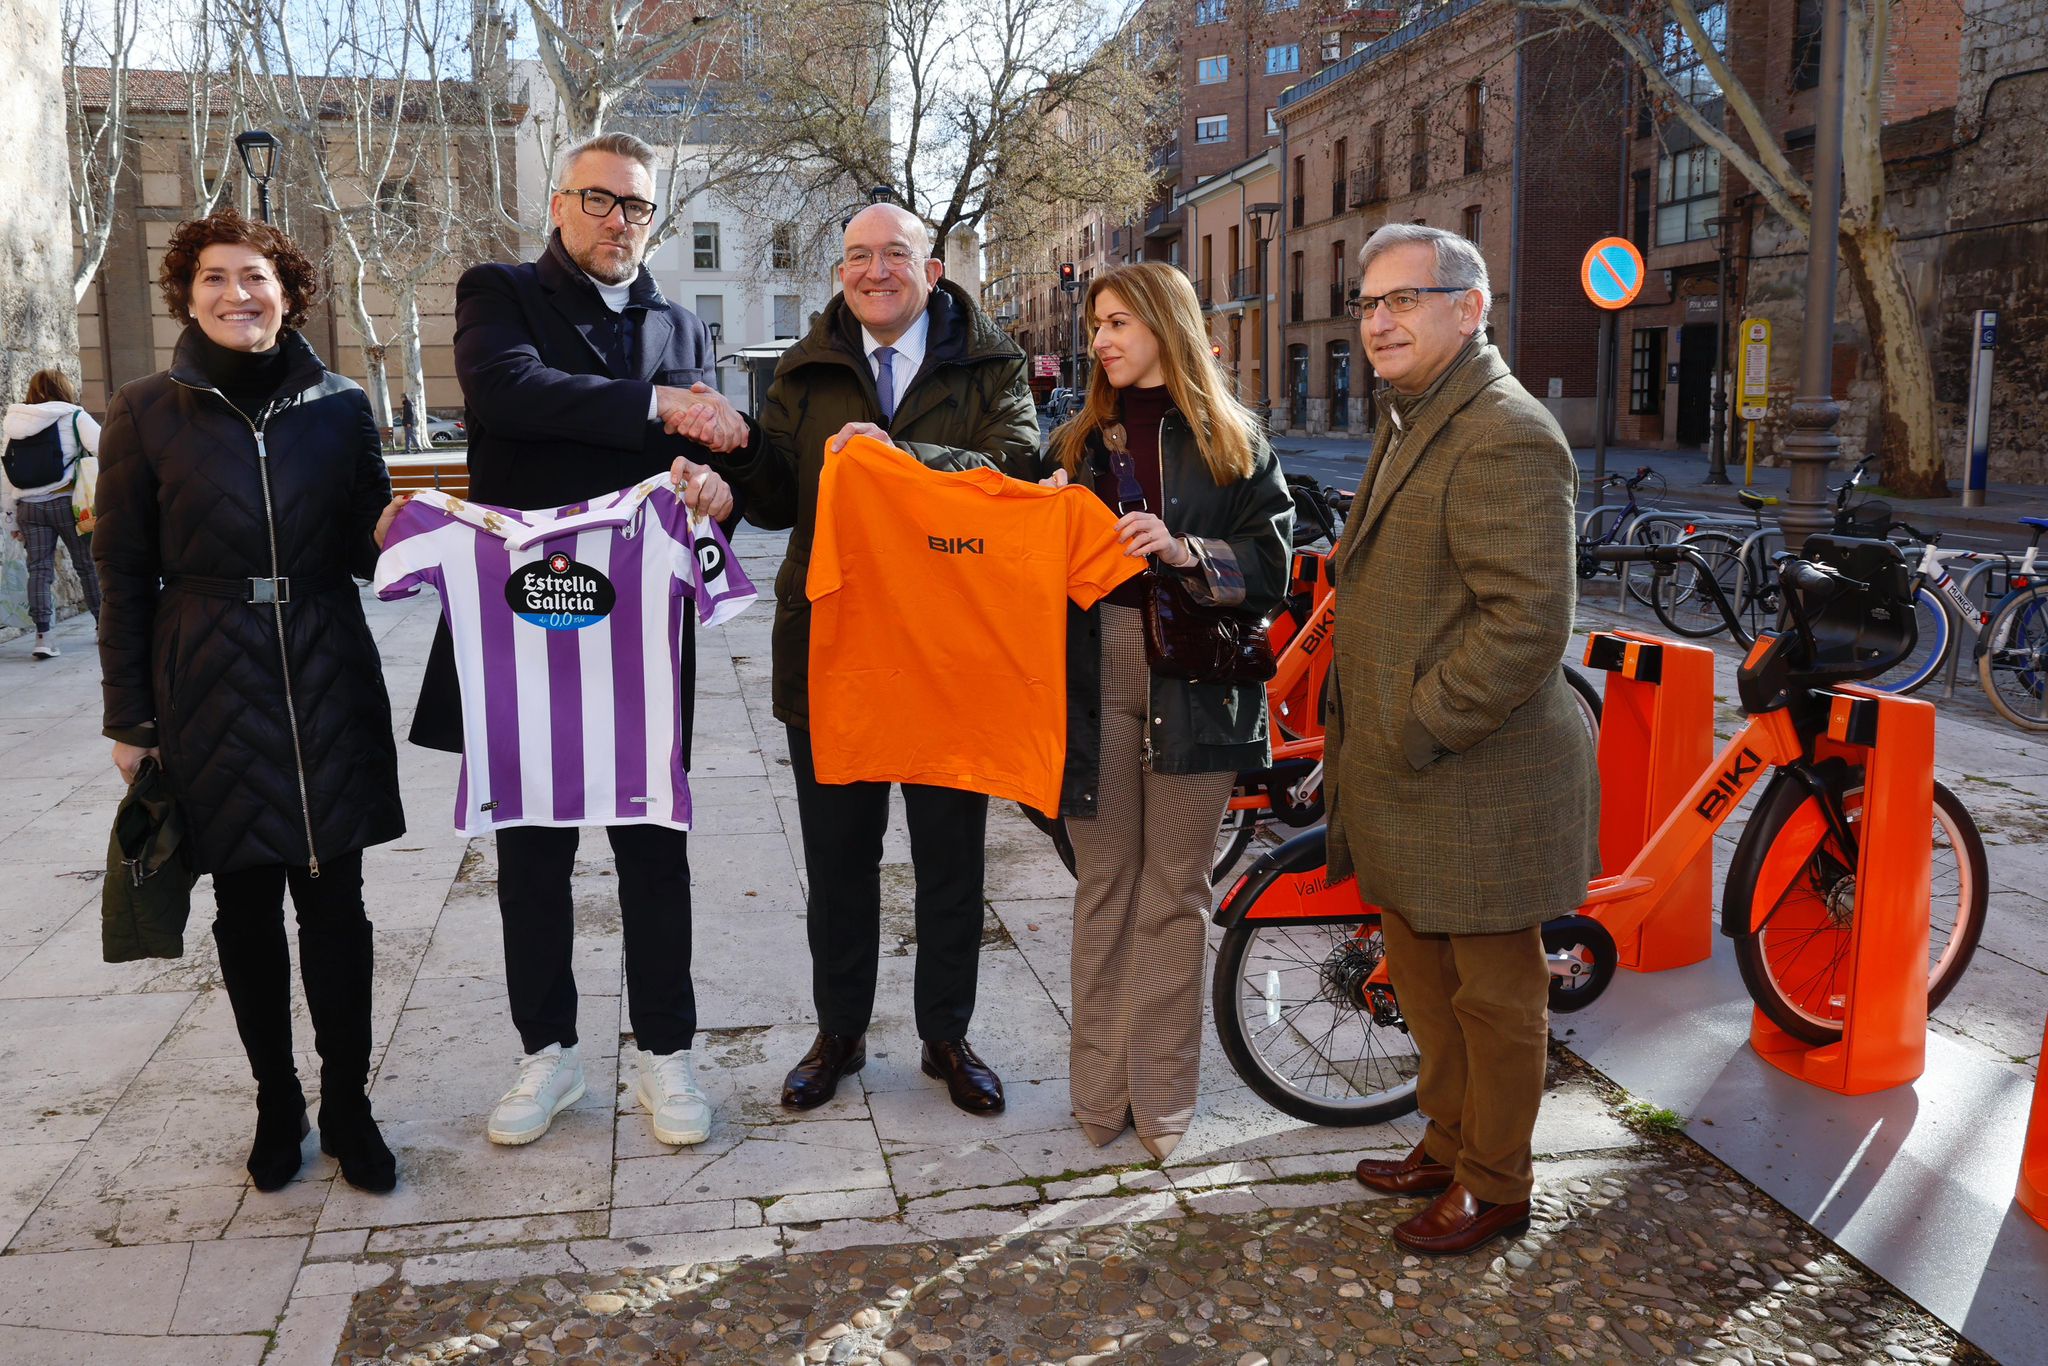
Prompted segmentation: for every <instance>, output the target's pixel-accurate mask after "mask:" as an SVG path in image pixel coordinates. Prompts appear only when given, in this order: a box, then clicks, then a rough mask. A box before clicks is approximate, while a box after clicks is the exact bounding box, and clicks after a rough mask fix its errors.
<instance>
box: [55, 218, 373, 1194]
mask: <svg viewBox="0 0 2048 1366" xmlns="http://www.w3.org/2000/svg"><path fill="white" fill-rule="evenodd" d="M158 284H159V286H160V287H161V289H162V292H163V297H164V302H165V304H166V305H168V307H169V309H170V313H171V316H172V317H174V318H176V319H177V320H178V321H179V322H180V323H182V324H184V331H183V333H182V334H180V336H179V338H178V342H177V346H176V348H175V349H174V350H173V352H172V355H171V366H170V369H168V370H165V371H162V372H159V373H157V374H154V375H150V376H148V377H146V378H144V379H139V380H135V381H134V382H132V383H129V384H125V385H123V386H122V387H121V390H120V392H119V393H117V394H115V395H114V401H113V403H112V405H111V406H110V407H109V409H108V412H107V430H106V437H105V440H104V442H103V443H102V448H101V449H102V452H103V457H104V460H105V470H104V471H103V473H102V475H101V477H100V486H99V516H100V520H101V526H100V529H99V531H98V533H97V534H96V535H95V536H94V537H93V543H94V544H93V549H94V554H95V557H96V559H97V561H98V565H99V571H100V582H101V583H102V584H103V585H104V586H105V592H106V610H105V616H104V619H103V620H102V622H101V625H100V671H101V675H102V678H103V691H104V695H105V734H106V735H107V736H108V737H109V738H111V739H112V740H113V741H114V764H115V767H117V768H118V769H119V770H120V771H121V774H122V776H123V777H124V778H128V779H130V780H131V781H132V780H133V778H134V776H135V771H136V768H137V766H138V765H139V764H140V762H141V761H142V759H143V758H144V757H145V756H155V757H156V758H157V759H158V761H159V762H160V763H161V764H162V766H163V773H164V777H165V779H166V780H167V781H168V782H169V784H170V787H171V791H172V793H173V794H174V795H175V797H176V798H177V801H178V804H179V807H180V809H181V810H182V811H183V813H184V818H185V829H186V836H185V848H186V849H187V850H188V852H189V854H190V858H191V861H192V867H193V869H194V871H196V872H201V873H211V874H213V896H214V904H215V907H216V916H215V919H214V922H213V938H214V943H215V944H216V945H217V946H218V948H219V951H220V973H221V980H222V982H223V983H224V984H225V985H226V987H227V993H228V1002H229V1004H230V1005H231V1006H232V1007H233V1008H234V1015H235V1029H236V1032H237V1033H238V1034H240V1035H241V1039H242V1047H243V1049H244V1050H245V1051H246V1052H247V1054H248V1057H249V1070H250V1072H251V1073H252V1074H254V1076H255V1079H256V1137H255V1141H254V1143H253V1144H252V1145H251V1147H250V1150H249V1174H250V1176H251V1177H252V1178H254V1180H255V1183H256V1187H257V1189H259V1190H266V1191H270V1190H277V1189H278V1188H280V1187H282V1186H283V1185H284V1184H285V1183H286V1182H288V1181H290V1180H291V1179H292V1177H293V1176H294V1175H295V1174H296V1173H297V1172H298V1170H299V1165H300V1160H301V1150H300V1143H301V1140H302V1139H303V1138H304V1136H305V1134H306V1132H307V1124H306V1099H305V1095H304V1092H303V1091H302V1090H301V1088H300V1085H299V1075H298V1069H297V1067H296V1066H295V1065H294V1062H293V1047H292V1009H291V957H290V954H289V953H288V952H287V949H286V945H285V937H284V894H285V890H286V888H287V887H289V888H290V890H291V895H292V907H293V910H294V911H295V912H296V915H297V919H298V928H299V968H300V973H301V976H302V978H303V980H304V982H305V988H306V1006H307V1010H308V1012H309V1013H310V1014H311V1015H312V1017H313V1044H314V1047H315V1048H316V1049H317V1050H318V1052H319V1054H320V1149H321V1151H322V1152H325V1153H328V1154H329V1155H331V1156H333V1157H334V1158H335V1159H336V1160H337V1161H338V1162H339V1163H340V1164H341V1174H342V1176H343V1177H345V1178H346V1179H347V1180H348V1182H349V1183H350V1184H351V1185H354V1186H358V1187H361V1188H362V1189H364V1190H371V1191H388V1190H390V1189H391V1188H392V1186H393V1185H394V1184H395V1183H396V1181H397V1164H396V1162H395V1161H394V1159H393V1158H392V1155H391V1150H390V1149H389V1148H387V1147H386V1146H385V1144H384V1139H383V1136H382V1135H381V1134H380V1133H379V1132H378V1129H377V1124H376V1120H375V1118H374V1117H373V1116H372V1114H371V1112H370V1101H369V1097H368V1095H367V1092H366V1089H365V1088H366V1087H367V1084H368V1080H369V1072H370V978H371V967H372V950H371V938H370V921H369V918H368V916H367V915H366V914H365V909H364V902H363V850H364V849H366V848H367V847H369V846H370V845H373V844H381V843H383V842H384V841H386V840H390V839H395V838H396V837H397V836H399V835H400V834H402V833H404V830H405V817H404V812H403V809H402V808H401V806H400V801H399V793H398V756H397V748H396V745H395V744H394V743H393V740H392V734H391V704H390V700H389V699H388V698H387V697H386V695H385V691H384V677H383V672H382V668H381V665H380V662H379V660H378V658H377V647H376V644H375V643H374V642H373V641H372V640H371V637H370V630H369V626H368V624H367V623H366V622H365V621H364V619H363V609H362V602H361V599H360V597H359V596H358V595H357V592H356V586H355V584H354V583H353V582H352V581H351V575H353V576H354V577H356V578H365V579H367V578H369V577H370V576H371V574H372V573H373V571H374V570H375V567H376V563H377V547H378V544H379V542H380V540H381V538H382V536H383V534H384V531H385V529H386V528H387V527H388V526H389V524H390V519H391V517H392V516H394V515H395V514H396V512H397V510H398V507H399V506H400V505H399V503H398V502H397V501H396V500H394V499H392V497H391V483H390V479H389V476H388V475H387V474H386V473H385V468H384V459H383V452H382V449H381V443H380V442H379V440H378V430H377V421H376V418H375V417H374V416H373V415H372V413H371V411H370V403H369V400H368V399H367V398H366V397H365V396H364V394H363V391H362V390H361V389H360V388H358V387H357V386H356V384H355V382H354V381H353V380H349V379H346V378H344V377H342V376H340V375H337V374H334V373H333V372H331V371H329V370H328V369H327V368H326V367H325V366H323V365H322V364H321V362H320V358H319V356H317V355H315V354H314V352H313V348H312V346H311V345H310V344H308V343H307V341H306V339H305V338H304V337H303V336H302V335H301V334H300V332H299V331H298V329H299V328H300V327H302V326H303V325H304V323H305V318H306V310H307V309H308V308H309V307H310V306H311V305H312V303H313V302H314V299H315V297H316V296H317V293H318V284H317V276H316V273H315V267H314V265H313V263H312V262H311V261H310V260H308V259H307V258H306V256H305V254H304V252H303V251H302V250H301V249H300V248H299V246H298V245H297V244H296V243H294V242H293V241H292V240H291V239H290V238H289V237H287V236H285V235H284V234H283V233H282V232H279V231H278V230H277V229H276V228H273V227H271V226H270V225H269V224H267V223H257V222H251V221H249V220H247V219H244V218H243V217H241V216H240V215H239V214H236V213H234V212H233V211H222V212H219V213H216V214H213V215H212V216H210V217H207V218H199V219H193V220H191V221H188V222H185V223H181V224H179V225H178V227H177V228H176V230H175V231H173V233H172V234H171V239H170V243H169V246H168V247H167V248H166V250H165V252H164V259H163V266H162V269H161V271H160V272H159V275H158Z"/></svg>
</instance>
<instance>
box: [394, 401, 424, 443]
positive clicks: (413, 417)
mask: <svg viewBox="0 0 2048 1366" xmlns="http://www.w3.org/2000/svg"><path fill="white" fill-rule="evenodd" d="M398 421H399V424H400V425H401V426H403V427H404V428H405V453H406V454H407V455H411V454H412V453H413V452H414V451H417V450H418V449H419V448H420V435H419V433H420V428H419V412H418V410H417V409H415V408H414V407H413V406H412V395H411V394H407V395H406V396H405V397H404V398H403V399H401V400H400V401H399V405H398Z"/></svg>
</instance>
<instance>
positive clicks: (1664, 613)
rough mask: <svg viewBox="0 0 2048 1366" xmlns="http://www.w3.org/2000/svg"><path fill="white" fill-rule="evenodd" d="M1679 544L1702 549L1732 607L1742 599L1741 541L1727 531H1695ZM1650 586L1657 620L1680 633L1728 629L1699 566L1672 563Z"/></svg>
mask: <svg viewBox="0 0 2048 1366" xmlns="http://www.w3.org/2000/svg"><path fill="white" fill-rule="evenodd" d="M1677 544H1679V545H1682V546H1690V547H1691V548H1692V549H1694V550H1697V551H1698V552H1699V554H1700V557H1701V558H1702V559H1704V560H1705V561H1706V562H1707V569H1708V571H1709V572H1711V573H1712V574H1713V576H1714V581H1715V582H1716V583H1718V584H1720V586H1721V592H1722V594H1723V596H1725V597H1726V598H1727V599H1728V604H1729V606H1730V607H1733V606H1734V605H1735V604H1736V603H1737V602H1738V601H1740V599H1741V594H1742V555H1741V551H1742V542H1740V541H1738V540H1736V539H1735V537H1733V536H1731V535H1729V534H1728V533H1727V532H1725V531H1695V532H1694V533H1693V534H1692V535H1690V536H1684V537H1681V538H1679V540H1678V542H1677ZM1651 585H1652V586H1651V592H1650V607H1651V610H1653V611H1655V612H1656V614H1657V620H1659V621H1661V622H1663V623H1664V624H1665V625H1666V626H1667V627H1669V628H1670V629H1672V630H1673V631H1676V632H1677V633H1678V634H1679V635H1682V636H1687V637H1690V638H1692V639H1695V640H1697V639H1701V638H1704V637H1706V636H1712V635H1718V634H1720V633H1721V632H1723V631H1725V630H1727V629H1728V623H1727V622H1726V621H1725V620H1723V619H1722V616H1721V609H1720V608H1719V607H1718V606H1716V605H1715V603H1714V595H1713V593H1712V592H1711V591H1709V590H1708V588H1707V586H1706V584H1705V582H1704V581H1703V578H1702V575H1701V572H1700V569H1699V567H1698V566H1696V565H1693V564H1690V563H1687V562H1685V561H1680V562H1679V563H1677V564H1675V565H1673V566H1671V572H1670V573H1669V574H1665V575H1662V576H1661V577H1658V578H1655V579H1653V580H1651Z"/></svg>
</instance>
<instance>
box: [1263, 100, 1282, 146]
mask: <svg viewBox="0 0 2048 1366" xmlns="http://www.w3.org/2000/svg"><path fill="white" fill-rule="evenodd" d="M1266 136H1267V137H1269V138H1277V137H1279V136H1280V111H1279V110H1277V109H1275V108H1274V107H1273V106H1272V105H1270V104H1269V105H1267V106H1266Z"/></svg>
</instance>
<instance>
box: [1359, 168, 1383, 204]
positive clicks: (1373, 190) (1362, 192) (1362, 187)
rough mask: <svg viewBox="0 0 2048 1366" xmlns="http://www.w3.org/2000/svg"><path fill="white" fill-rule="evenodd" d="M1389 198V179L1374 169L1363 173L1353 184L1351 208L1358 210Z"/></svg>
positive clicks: (1377, 169)
mask: <svg viewBox="0 0 2048 1366" xmlns="http://www.w3.org/2000/svg"><path fill="white" fill-rule="evenodd" d="M1386 197H1387V178H1386V177H1385V176H1383V175H1381V174H1380V172H1379V168H1378V167H1374V168H1373V169H1371V170H1369V171H1363V172H1361V173H1360V174H1359V176H1358V178H1357V179H1356V180H1353V181H1352V182H1351V207H1352V208H1354V209H1356V208H1360V207H1362V206H1364V205H1366V204H1376V203H1378V202H1379V201H1380V200H1382V199H1385V198H1386Z"/></svg>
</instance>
